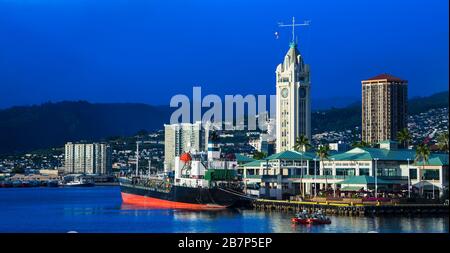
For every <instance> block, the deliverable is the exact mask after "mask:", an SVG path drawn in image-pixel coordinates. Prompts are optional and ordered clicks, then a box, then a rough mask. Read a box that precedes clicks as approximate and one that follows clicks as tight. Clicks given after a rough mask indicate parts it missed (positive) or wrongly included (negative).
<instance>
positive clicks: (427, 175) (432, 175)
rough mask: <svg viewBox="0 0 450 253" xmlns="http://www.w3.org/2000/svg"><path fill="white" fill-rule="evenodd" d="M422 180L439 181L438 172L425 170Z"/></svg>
mask: <svg viewBox="0 0 450 253" xmlns="http://www.w3.org/2000/svg"><path fill="white" fill-rule="evenodd" d="M423 179H424V180H439V170H425V171H424V172H423Z"/></svg>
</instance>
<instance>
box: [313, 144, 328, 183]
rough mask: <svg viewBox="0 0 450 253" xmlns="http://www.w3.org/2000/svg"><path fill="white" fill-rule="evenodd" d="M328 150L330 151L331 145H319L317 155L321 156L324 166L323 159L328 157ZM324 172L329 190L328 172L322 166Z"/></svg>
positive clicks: (321, 162)
mask: <svg viewBox="0 0 450 253" xmlns="http://www.w3.org/2000/svg"><path fill="white" fill-rule="evenodd" d="M328 152H330V147H329V146H328V145H322V146H320V147H319V149H318V150H317V152H316V155H317V156H318V157H319V158H320V164H322V167H324V166H323V160H325V159H328V156H329V154H328ZM322 170H323V172H324V174H325V190H326V191H327V192H328V177H327V173H326V171H325V168H322Z"/></svg>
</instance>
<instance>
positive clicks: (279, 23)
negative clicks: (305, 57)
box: [278, 17, 311, 44]
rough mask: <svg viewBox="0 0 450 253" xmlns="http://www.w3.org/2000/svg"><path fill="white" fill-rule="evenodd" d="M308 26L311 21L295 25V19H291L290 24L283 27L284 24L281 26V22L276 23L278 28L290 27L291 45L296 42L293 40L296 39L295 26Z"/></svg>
mask: <svg viewBox="0 0 450 253" xmlns="http://www.w3.org/2000/svg"><path fill="white" fill-rule="evenodd" d="M310 24H311V20H305V21H303V23H301V24H296V23H295V17H292V24H290V25H285V24H283V22H278V26H279V27H292V43H293V44H296V42H295V38H296V37H295V27H296V26H309V25H310Z"/></svg>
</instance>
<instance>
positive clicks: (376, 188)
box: [373, 158, 378, 198]
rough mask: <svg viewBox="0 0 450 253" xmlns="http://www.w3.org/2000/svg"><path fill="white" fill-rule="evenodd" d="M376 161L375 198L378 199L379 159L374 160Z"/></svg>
mask: <svg viewBox="0 0 450 253" xmlns="http://www.w3.org/2000/svg"><path fill="white" fill-rule="evenodd" d="M373 160H375V198H378V182H377V174H378V166H377V165H378V163H377V162H378V158H374V159H373Z"/></svg>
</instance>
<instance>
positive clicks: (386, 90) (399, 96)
mask: <svg viewBox="0 0 450 253" xmlns="http://www.w3.org/2000/svg"><path fill="white" fill-rule="evenodd" d="M361 83H362V140H363V141H365V142H367V143H378V142H380V141H384V140H397V133H398V131H400V130H402V129H403V128H406V127H407V118H408V116H407V102H408V81H406V80H402V79H400V78H398V77H394V76H392V75H389V74H381V75H378V76H375V77H372V78H369V79H367V80H363V81H362V82H361Z"/></svg>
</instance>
